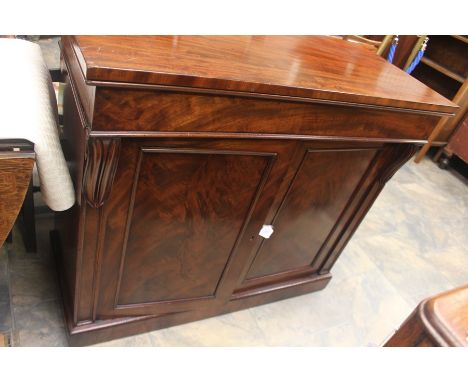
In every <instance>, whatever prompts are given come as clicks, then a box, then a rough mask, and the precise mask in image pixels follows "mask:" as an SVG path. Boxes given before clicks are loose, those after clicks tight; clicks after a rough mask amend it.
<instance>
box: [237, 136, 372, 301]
mask: <svg viewBox="0 0 468 382" xmlns="http://www.w3.org/2000/svg"><path fill="white" fill-rule="evenodd" d="M380 150H381V147H380V146H377V147H376V146H369V145H367V146H366V145H361V147H360V145H357V144H353V145H350V146H347V145H346V144H342V145H337V146H336V147H334V146H329V147H327V146H326V145H321V146H320V145H317V144H315V145H314V144H311V143H304V144H303V146H302V160H301V162H300V164H299V166H298V167H297V169H296V173H295V175H294V178H293V179H292V181H291V183H290V185H289V188H288V190H287V192H286V194H285V196H284V198H283V200H282V202H281V205H280V207H279V208H278V210H277V211H276V213H275V215H274V216H273V217H272V219H271V220H269V221H267V222H266V223H265V224H269V225H272V226H273V229H274V233H273V234H272V235H271V237H270V238H268V239H264V240H263V241H262V242H261V243H260V245H259V246H258V248H257V249H256V251H255V253H254V254H253V255H252V257H251V261H250V265H249V266H248V267H247V269H246V270H245V271H244V276H243V278H242V282H241V283H240V284H239V285H238V288H237V291H238V292H240V291H241V292H242V293H241V294H243V295H246V294H247V295H248V290H249V289H250V288H252V289H255V288H256V287H258V286H260V285H263V286H265V285H268V284H275V283H281V282H283V281H285V280H288V279H293V278H294V277H307V276H313V275H314V274H317V272H318V271H319V269H320V266H321V264H322V261H323V260H324V259H325V258H326V256H327V254H328V252H329V251H330V250H331V249H333V248H334V245H335V244H334V243H335V242H336V241H337V240H339V238H340V235H341V233H340V232H341V230H343V229H344V222H345V219H348V218H349V216H350V215H351V214H352V209H353V208H355V207H356V205H358V204H359V200H357V199H358V198H359V197H361V196H362V193H363V192H364V187H365V184H369V178H368V176H367V174H368V172H369V171H370V169H371V167H372V166H373V164H375V162H376V158H378V153H379V151H380ZM360 195H361V196H360ZM345 216H347V217H346V218H345ZM246 291H247V293H246Z"/></svg>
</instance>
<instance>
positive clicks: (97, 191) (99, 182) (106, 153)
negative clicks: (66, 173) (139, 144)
mask: <svg viewBox="0 0 468 382" xmlns="http://www.w3.org/2000/svg"><path fill="white" fill-rule="evenodd" d="M119 153H120V138H98V139H94V138H91V139H90V140H89V141H88V151H87V155H86V167H85V174H84V195H85V198H86V201H87V202H88V204H89V205H90V206H91V207H93V208H99V207H101V206H102V205H103V204H104V203H105V202H106V200H107V198H108V197H109V194H110V192H111V189H112V184H113V182H114V177H115V173H116V171H117V165H118V163H119Z"/></svg>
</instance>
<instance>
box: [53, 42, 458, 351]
mask: <svg viewBox="0 0 468 382" xmlns="http://www.w3.org/2000/svg"><path fill="white" fill-rule="evenodd" d="M61 49H62V70H63V72H64V74H65V75H66V78H67V86H66V90H65V96H64V130H65V133H64V141H63V142H64V143H63V144H64V146H66V147H64V151H65V152H66V153H67V160H68V161H69V163H70V165H71V167H70V168H71V172H72V177H73V179H74V183H75V186H76V192H77V204H76V205H75V206H74V207H73V208H72V209H70V210H69V211H66V212H61V213H58V214H57V215H56V229H55V230H54V231H53V232H52V234H51V236H52V239H53V240H52V241H53V248H54V251H55V253H56V254H57V258H58V262H59V273H60V278H61V280H62V290H63V297H64V302H65V304H64V305H65V313H66V320H67V324H68V330H69V338H70V343H71V344H74V345H84V344H91V343H96V342H100V341H105V340H109V339H112V338H117V337H122V336H127V335H132V334H136V333H140V332H144V331H149V330H154V329H158V328H163V327H168V326H172V325H177V324H181V323H185V322H189V321H194V320H198V319H202V318H206V317H210V316H213V315H218V314H222V313H227V312H231V311H235V310H239V309H244V308H247V307H251V306H255V305H259V304H264V303H268V302H272V301H275V300H279V299H283V298H287V297H291V296H297V295H300V294H303V293H308V292H311V291H316V290H319V289H322V288H324V287H325V286H326V285H327V283H328V282H329V281H330V278H331V275H330V270H331V268H332V266H333V264H334V262H335V261H336V260H337V258H338V256H339V254H340V252H341V251H342V250H343V248H344V246H345V245H346V243H347V242H348V240H349V239H350V237H351V236H352V234H353V232H354V231H355V230H356V228H357V227H358V225H359V223H360V222H361V221H362V219H363V218H364V216H365V214H366V212H367V210H368V209H369V208H370V206H371V205H372V203H373V201H374V200H375V198H376V197H377V195H378V194H379V192H380V191H381V190H382V188H383V187H384V185H385V183H386V182H387V181H388V180H389V179H390V177H391V176H392V175H393V174H394V173H395V172H396V171H397V170H398V168H399V167H400V166H401V165H403V164H404V163H405V162H406V161H407V160H408V159H409V158H410V157H411V156H412V155H413V153H414V152H415V149H416V147H417V145H418V144H421V143H423V142H425V141H426V139H427V137H428V136H429V134H430V133H431V131H432V129H433V127H434V126H435V124H436V123H437V121H438V120H439V119H440V117H441V116H444V115H450V114H452V113H453V112H454V110H456V106H455V105H454V104H452V103H451V102H449V101H447V100H446V99H445V98H443V97H441V96H439V95H438V94H437V93H435V92H433V91H432V90H431V89H429V88H427V87H426V86H424V85H423V84H421V83H420V82H418V81H417V80H415V79H414V78H412V77H410V76H408V75H406V74H405V73H404V72H402V71H401V70H399V69H397V68H395V67H393V66H392V65H389V64H387V63H386V62H385V61H384V60H383V59H382V58H380V57H377V56H375V55H373V54H372V53H371V52H369V51H368V50H367V49H364V48H361V47H360V46H359V45H356V44H353V43H350V42H346V41H341V40H339V39H337V38H333V37H300V36H296V37H281V36H275V37H273V36H268V37H265V36H253V37H249V36H224V37H223V36H209V37H202V36H196V37H195V36H181V37H175V36H160V37H158V36H132V37H127V36H111V37H105V36H77V37H71V36H70V37H64V38H63V39H62V43H61ZM264 224H271V225H273V226H274V233H273V235H272V236H271V237H270V238H269V239H263V238H262V237H260V236H259V235H258V233H259V231H260V229H261V227H262V226H263V225H264Z"/></svg>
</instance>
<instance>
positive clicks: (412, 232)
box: [0, 159, 468, 346]
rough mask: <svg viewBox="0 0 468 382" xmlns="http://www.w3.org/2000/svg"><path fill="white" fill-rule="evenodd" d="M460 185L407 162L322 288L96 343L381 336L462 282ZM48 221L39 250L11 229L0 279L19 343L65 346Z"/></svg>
mask: <svg viewBox="0 0 468 382" xmlns="http://www.w3.org/2000/svg"><path fill="white" fill-rule="evenodd" d="M467 191H468V188H467V184H466V181H465V180H464V179H460V178H458V177H456V176H455V175H454V174H453V173H451V172H448V171H443V170H440V169H438V168H437V166H436V165H434V163H432V162H431V161H430V160H428V159H426V160H425V161H423V162H422V163H421V164H419V165H416V164H414V162H412V161H411V162H410V163H408V164H407V165H406V166H405V167H403V168H402V169H401V170H400V171H399V172H398V173H397V174H396V175H395V177H394V178H393V179H392V180H391V181H390V182H389V183H388V185H387V187H386V188H385V189H384V191H383V192H382V194H381V195H380V197H379V198H378V200H377V202H376V203H375V204H374V206H373V207H372V209H371V211H370V212H369V214H368V215H367V217H366V218H365V220H364V222H363V223H362V225H361V226H360V228H359V229H358V231H357V233H356V234H355V236H354V237H353V239H352V240H351V241H350V243H349V244H348V246H347V248H346V249H345V251H344V253H343V254H342V256H341V257H340V259H339V260H338V262H337V263H336V266H335V268H334V270H333V272H332V273H333V275H334V277H333V279H332V281H331V283H330V284H329V286H328V287H327V288H326V289H324V290H323V291H320V292H317V293H311V294H308V295H305V296H301V297H296V298H292V299H289V300H284V301H280V302H276V303H272V304H268V305H264V306H260V307H255V308H251V309H247V310H244V311H240V312H236V313H232V314H227V315H224V316H220V317H215V318H210V319H207V320H203V321H199V322H194V323H190V324H185V325H181V326H177V327H172V328H168V329H163V330H159V331H155V332H151V333H147V334H142V335H138V336H134V337H129V338H126V339H121V340H115V341H111V342H108V343H104V344H101V345H102V346H234V345H236V346H262V345H268V346H276V345H285V346H288V345H298V346H303V345H305V346H348V345H354V346H369V345H371V346H372V345H378V344H381V343H382V341H383V340H384V339H385V338H386V337H387V336H388V335H389V334H391V333H392V331H393V330H394V329H395V328H396V327H397V326H398V325H399V324H401V322H402V321H403V320H404V319H405V318H406V316H407V315H408V314H409V313H410V312H411V310H412V309H413V308H414V307H415V306H416V304H417V303H418V302H419V301H420V300H421V299H422V298H424V297H427V296H429V295H431V294H434V293H438V292H440V291H444V290H447V289H451V288H453V287H456V286H458V285H461V284H464V283H468V192H467ZM51 226H52V221H51V215H50V214H49V213H48V212H47V211H46V210H43V213H40V214H39V216H38V221H37V229H38V237H39V243H38V245H39V251H38V254H27V253H25V251H24V248H23V247H22V242H21V238H20V236H19V234H18V233H17V232H15V233H16V235H15V240H14V242H13V244H11V245H7V246H6V247H4V248H3V252H2V254H1V255H0V279H1V274H2V273H1V272H3V274H4V273H5V271H4V269H5V268H2V267H8V268H9V278H10V281H11V284H10V293H11V297H12V315H13V320H12V326H13V328H12V329H13V333H14V335H13V344H14V345H16V346H66V337H65V332H64V322H63V318H62V312H61V303H60V300H59V298H58V289H57V284H56V281H55V275H54V265H53V262H52V259H51V256H50V255H49V253H50V251H49V243H48V231H49V230H50V228H51ZM6 254H7V255H8V264H5V255H6ZM2 259H3V260H2ZM2 261H3V263H2ZM2 264H4V265H2ZM2 270H3V271H2ZM3 285H5V284H2V281H1V280H0V297H1V293H7V292H4V287H3ZM0 325H1V322H0Z"/></svg>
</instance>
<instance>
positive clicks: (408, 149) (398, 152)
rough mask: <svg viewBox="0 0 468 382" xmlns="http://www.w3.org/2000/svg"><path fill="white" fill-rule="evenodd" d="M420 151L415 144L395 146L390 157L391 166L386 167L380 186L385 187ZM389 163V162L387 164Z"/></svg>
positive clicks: (380, 178) (381, 175)
mask: <svg viewBox="0 0 468 382" xmlns="http://www.w3.org/2000/svg"><path fill="white" fill-rule="evenodd" d="M417 150H418V146H416V145H414V144H410V143H408V144H399V145H396V146H394V148H393V152H392V154H391V155H390V157H389V164H388V165H387V166H386V167H385V169H384V170H383V171H382V173H381V174H380V177H379V180H378V181H379V184H380V185H381V186H382V187H383V186H384V185H385V183H387V182H388V181H389V180H390V179H391V178H392V176H393V175H395V173H396V172H397V170H398V169H399V168H400V167H401V166H403V165H404V164H405V163H406V162H407V161H408V160H409V159H410V158H411V157H412V156H413V155H414V154H415V153H416V151H417ZM387 163H388V162H387Z"/></svg>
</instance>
